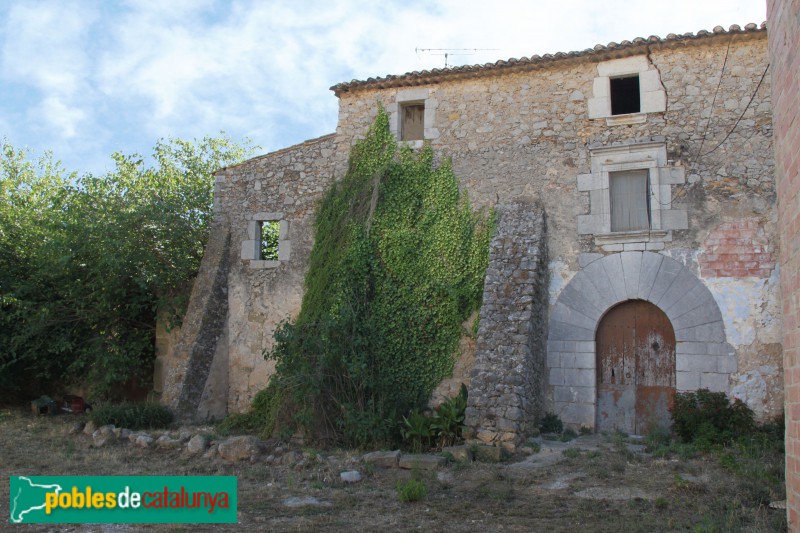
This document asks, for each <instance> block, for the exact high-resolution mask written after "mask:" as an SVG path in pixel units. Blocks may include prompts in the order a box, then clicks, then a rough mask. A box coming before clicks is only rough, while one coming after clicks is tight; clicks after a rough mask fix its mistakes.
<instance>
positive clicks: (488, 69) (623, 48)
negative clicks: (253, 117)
mask: <svg viewBox="0 0 800 533" xmlns="http://www.w3.org/2000/svg"><path fill="white" fill-rule="evenodd" d="M766 28H767V23H766V22H762V23H761V25H760V26H759V25H757V24H754V23H750V24H747V25H745V27H744V28H742V27H740V26H739V25H738V24H734V25H732V26H731V27H730V28H728V30H725V28H723V27H722V26H717V27H715V28H714V29H713V30H712V31H707V30H700V31H698V32H697V34H694V33H691V32H689V33H684V34H681V35H678V34H675V33H670V34H668V35H667V36H666V37H664V38H663V39H662V38H661V37H658V36H656V35H651V36H650V37H648V38H646V39H645V38H643V37H637V38H635V39H633V40H632V41H622V42H620V43H615V42H611V43H608V44H607V45H602V44H598V45H595V46H594V47H593V48H587V49H586V50H581V51H574V52H556V53H555V54H544V55H542V56H539V55H533V56H531V57H530V58H528V57H522V58H519V59H517V58H511V59H508V60H500V61H496V62H495V63H485V64H483V65H464V66H460V67H452V68H444V69H442V68H435V69H431V70H422V71H413V72H407V73H405V74H400V75H397V74H390V75H388V76H384V77H380V78H367V79H366V80H352V81H349V82H343V83H338V84H336V85H334V86H333V87H331V88H330V89H331V90H332V91H333V92H334V94H336V96H337V97H339V96H341V95H342V94H345V93H349V92H355V91H360V90H368V89H384V88H390V87H410V86H415V85H423V84H427V83H435V82H438V81H442V80H445V79H446V80H456V79H463V78H475V77H480V76H488V75H493V74H496V73H497V72H498V71H501V70H506V69H531V68H540V67H542V66H545V65H548V64H551V63H554V62H562V61H569V60H576V59H585V58H587V57H589V56H593V55H599V56H601V57H603V56H609V55H610V56H612V57H613V56H614V55H615V53H618V54H619V56H624V55H627V53H629V52H633V51H634V50H635V49H637V48H639V47H642V46H651V45H655V44H666V45H669V44H680V43H688V42H691V41H696V40H698V39H706V38H709V37H717V36H720V35H737V34H745V33H757V32H764V31H766Z"/></svg>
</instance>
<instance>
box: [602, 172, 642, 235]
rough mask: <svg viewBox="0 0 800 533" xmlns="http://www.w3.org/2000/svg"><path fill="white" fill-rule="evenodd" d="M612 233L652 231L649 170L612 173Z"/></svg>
mask: <svg viewBox="0 0 800 533" xmlns="http://www.w3.org/2000/svg"><path fill="white" fill-rule="evenodd" d="M608 181H609V189H610V191H609V193H610V200H611V231H612V232H614V231H639V230H647V229H650V201H649V198H650V194H649V191H650V179H649V173H648V172H647V170H628V171H624V172H610V173H609V177H608Z"/></svg>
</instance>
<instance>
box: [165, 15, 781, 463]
mask: <svg viewBox="0 0 800 533" xmlns="http://www.w3.org/2000/svg"><path fill="white" fill-rule="evenodd" d="M332 90H333V91H334V93H335V94H336V96H337V97H338V99H339V119H338V126H337V129H336V133H334V134H331V135H327V136H324V137H320V138H318V139H313V140H309V141H306V142H304V143H302V144H300V145H297V146H293V147H290V148H286V149H283V150H279V151H277V152H273V153H269V154H266V155H263V156H260V157H256V158H254V159H251V160H249V161H246V162H244V163H242V164H239V165H236V166H232V167H228V168H224V169H221V170H220V171H219V172H218V173H217V174H216V192H215V199H214V209H215V219H214V225H213V228H212V234H211V238H210V241H209V243H208V246H207V250H206V255H205V257H204V260H203V264H202V267H201V271H200V274H199V276H198V279H197V281H196V283H195V287H194V290H193V293H192V298H191V303H190V305H189V309H188V312H187V316H186V319H185V321H184V325H183V328H182V330H181V331H180V332H178V333H174V334H172V335H167V334H166V333H164V332H161V333H160V335H159V339H158V348H159V357H158V360H157V365H156V376H155V383H156V390H157V391H158V392H160V393H161V394H162V401H163V402H164V403H165V404H166V405H169V406H171V407H172V408H173V409H175V410H176V411H177V412H179V413H180V414H182V415H183V416H185V417H188V418H194V419H206V418H212V417H221V416H224V415H225V414H226V413H228V412H238V411H243V410H246V409H247V408H248V406H249V404H250V401H251V399H252V397H253V395H254V394H255V393H256V392H257V391H259V390H260V389H262V388H263V387H265V386H266V384H267V382H268V380H269V378H270V375H271V373H272V372H273V371H274V368H273V367H272V366H270V363H268V362H266V361H265V360H264V358H263V356H262V353H263V351H264V350H265V349H269V348H270V347H271V345H272V335H273V332H274V330H275V328H276V326H277V325H278V324H279V323H280V322H281V321H283V320H285V319H286V318H289V317H292V316H294V315H296V313H297V312H298V311H299V307H300V302H301V297H302V291H303V278H304V275H305V272H306V269H307V266H308V257H309V253H310V250H311V246H312V239H313V231H312V230H313V228H312V225H313V219H314V210H315V206H316V203H317V202H318V200H319V199H320V197H321V195H322V193H323V191H324V190H325V189H326V187H327V186H328V185H329V184H330V183H331V182H333V181H334V180H336V179H338V178H340V177H342V176H343V175H344V173H345V171H346V167H347V156H348V152H349V149H350V147H351V146H352V145H353V143H354V142H355V141H356V140H357V139H358V138H359V137H360V136H363V135H364V133H365V132H366V130H367V128H368V127H369V125H370V124H371V123H372V121H373V119H374V117H375V116H376V114H377V112H378V105H379V104H381V105H382V106H383V107H384V108H385V109H386V110H387V111H388V112H389V113H390V116H391V124H392V128H393V130H394V131H395V132H396V135H397V138H398V140H400V141H401V142H403V143H408V144H410V145H411V146H414V147H421V146H422V145H423V143H426V142H429V143H431V144H432V146H433V149H434V153H435V154H436V156H437V157H439V158H444V157H448V158H451V159H452V163H453V169H454V172H455V174H456V175H457V176H458V177H459V179H460V180H461V184H462V186H463V187H464V188H465V189H466V190H467V191H468V192H469V194H470V197H471V200H472V201H473V203H474V204H477V205H479V206H487V207H493V208H495V209H496V213H497V217H498V227H497V231H496V235H495V236H494V239H493V241H492V244H491V250H490V264H489V269H488V271H487V275H486V284H485V289H484V300H483V306H482V308H481V311H480V322H479V329H478V334H477V339H475V340H474V341H468V340H467V341H465V342H464V343H462V353H461V354H460V358H459V360H458V361H457V362H456V366H455V371H454V375H453V378H452V379H450V380H447V381H446V382H445V383H443V384H442V385H441V386H440V388H439V390H437V392H436V394H437V395H446V394H452V393H454V392H455V391H457V390H458V385H460V383H462V382H463V383H466V384H467V387H468V390H469V406H468V411H467V425H468V426H469V428H470V437H471V438H473V439H476V440H479V441H481V442H485V443H489V444H495V445H503V446H505V447H508V448H513V447H514V446H515V445H516V444H518V443H519V442H520V441H521V439H522V438H524V436H525V434H526V432H527V431H528V430H529V429H530V428H531V427H532V426H533V423H534V420H535V419H536V418H537V417H541V416H542V415H543V414H544V413H545V412H554V413H556V414H558V415H559V416H560V417H561V419H562V420H563V421H564V422H565V423H566V424H568V425H569V426H572V427H575V428H578V427H581V426H585V427H588V428H591V429H594V430H607V429H612V428H615V427H616V428H620V429H623V430H625V431H628V432H633V433H645V432H647V430H648V429H649V428H651V427H652V426H653V425H654V424H659V423H660V422H663V421H664V420H665V419H666V418H667V417H668V413H667V405H668V403H669V401H670V398H671V395H672V394H674V392H675V391H687V390H695V389H699V388H708V389H711V390H714V391H724V392H726V393H728V394H729V395H730V396H735V397H737V398H740V399H742V400H743V401H745V402H746V403H747V404H748V405H749V406H750V407H751V408H752V409H753V410H754V411H755V412H756V413H757V415H758V416H759V417H762V418H766V417H770V416H775V415H778V414H780V413H781V410H782V407H783V370H782V368H783V351H782V344H781V342H782V339H781V335H782V328H781V310H780V308H781V297H780V290H779V285H778V281H779V277H780V272H779V267H778V264H777V258H778V254H779V252H780V250H779V238H778V224H777V207H776V189H775V179H774V172H775V168H774V151H773V146H772V111H771V108H772V105H771V101H770V95H771V79H770V75H769V72H768V46H767V32H766V26H765V24H761V25H760V26H757V25H755V24H748V25H746V26H744V28H741V27H739V26H735V25H734V26H731V27H730V28H729V29H728V30H725V29H724V28H721V27H717V28H714V30H713V31H710V32H709V31H700V32H698V33H697V34H692V33H687V34H683V35H676V34H670V35H667V36H666V37H664V38H660V37H655V36H653V37H649V38H646V39H643V38H637V39H634V40H633V41H622V42H621V43H609V44H608V45H606V46H602V45H598V46H596V47H594V48H593V49H587V50H583V51H579V52H569V53H557V54H553V55H550V54H546V55H544V56H532V57H529V58H528V57H523V58H520V59H510V60H508V61H498V62H496V63H492V64H486V65H476V66H465V67H455V68H448V69H434V70H430V71H422V72H412V73H408V74H403V75H396V76H395V75H393V76H385V77H381V78H370V79H367V80H364V81H352V82H347V83H340V84H338V85H335V86H334V87H332ZM268 230H269V231H277V232H278V248H277V254H276V255H272V254H269V255H266V254H265V252H264V251H263V249H262V248H263V247H262V246H261V241H262V234H266V232H267V231H268Z"/></svg>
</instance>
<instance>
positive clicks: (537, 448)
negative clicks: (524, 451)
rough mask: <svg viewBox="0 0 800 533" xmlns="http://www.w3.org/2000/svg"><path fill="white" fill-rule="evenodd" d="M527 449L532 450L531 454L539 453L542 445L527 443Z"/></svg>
mask: <svg viewBox="0 0 800 533" xmlns="http://www.w3.org/2000/svg"><path fill="white" fill-rule="evenodd" d="M528 448H530V449H531V450H532V451H531V453H539V452H540V451H542V445H541V444H539V443H538V442H529V443H528Z"/></svg>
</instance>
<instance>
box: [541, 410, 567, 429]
mask: <svg viewBox="0 0 800 533" xmlns="http://www.w3.org/2000/svg"><path fill="white" fill-rule="evenodd" d="M539 429H540V430H541V432H542V433H561V432H562V431H564V423H563V422H562V421H561V418H560V417H559V416H558V415H557V414H555V413H545V415H544V416H543V417H542V420H541V421H540V422H539Z"/></svg>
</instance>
